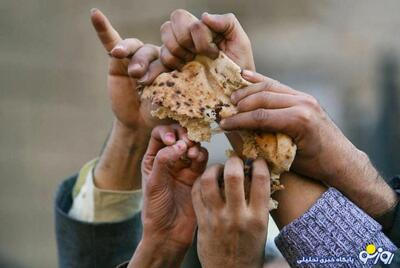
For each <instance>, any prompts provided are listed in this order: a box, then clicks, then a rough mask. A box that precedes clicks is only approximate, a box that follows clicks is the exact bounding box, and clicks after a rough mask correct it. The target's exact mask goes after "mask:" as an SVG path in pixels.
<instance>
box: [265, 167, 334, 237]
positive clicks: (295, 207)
mask: <svg viewBox="0 0 400 268" xmlns="http://www.w3.org/2000/svg"><path fill="white" fill-rule="evenodd" d="M280 181H281V184H283V185H284V186H285V189H283V190H281V191H277V192H275V193H274V194H273V196H272V197H273V198H274V199H275V200H276V201H278V202H279V205H278V209H276V210H273V211H271V215H272V217H273V219H274V221H275V222H276V224H277V226H278V228H279V229H282V228H283V227H284V226H286V225H288V224H289V223H291V222H292V221H294V220H295V219H297V218H299V217H300V216H301V215H303V214H304V213H305V212H306V211H307V210H308V209H309V208H310V207H312V206H313V205H314V204H315V202H316V201H317V200H318V199H319V198H320V197H321V195H322V194H323V193H324V192H325V191H326V190H327V187H326V186H324V185H323V184H322V183H321V182H319V181H316V180H312V179H309V178H305V177H303V176H300V175H297V174H295V173H292V172H287V173H284V174H282V175H281V178H280Z"/></svg>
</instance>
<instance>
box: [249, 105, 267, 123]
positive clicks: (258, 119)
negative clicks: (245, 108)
mask: <svg viewBox="0 0 400 268" xmlns="http://www.w3.org/2000/svg"><path fill="white" fill-rule="evenodd" d="M251 117H252V119H253V121H254V122H255V123H256V124H258V125H261V124H263V123H264V122H265V121H266V120H267V119H268V113H267V111H266V110H265V109H261V108H260V109H257V110H255V111H253V112H252V113H251Z"/></svg>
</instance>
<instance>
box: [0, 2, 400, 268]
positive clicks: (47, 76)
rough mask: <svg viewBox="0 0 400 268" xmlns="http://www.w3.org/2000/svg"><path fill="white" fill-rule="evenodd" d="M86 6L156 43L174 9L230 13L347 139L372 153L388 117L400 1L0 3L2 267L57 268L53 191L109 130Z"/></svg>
mask: <svg viewBox="0 0 400 268" xmlns="http://www.w3.org/2000/svg"><path fill="white" fill-rule="evenodd" d="M91 7H99V8H100V9H102V10H103V11H104V12H105V13H106V14H107V15H108V16H109V17H110V19H111V20H112V22H113V24H114V25H115V27H116V28H117V29H118V30H119V31H120V32H121V34H122V35H123V36H125V37H128V36H134V37H137V38H140V39H142V40H143V41H145V42H153V43H156V44H159V42H160V38H159V27H160V25H161V24H162V23H163V22H164V21H166V20H168V17H169V14H170V12H171V11H173V10H174V9H175V8H178V7H179V8H185V9H188V10H190V11H191V12H193V13H194V14H196V15H197V16H198V15H200V14H201V13H202V12H204V11H208V12H211V13H213V12H215V13H224V12H233V13H235V14H236V15H237V17H238V18H239V20H240V21H241V22H242V24H243V26H244V28H245V30H246V31H247V32H248V34H249V36H250V39H251V40H252V41H253V48H254V52H255V57H256V65H257V68H258V70H259V71H260V72H262V73H264V74H267V75H269V76H272V77H274V78H276V79H278V80H280V81H282V82H285V83H287V84H289V85H291V86H293V87H295V88H298V89H301V90H306V91H308V92H311V93H313V94H315V95H316V96H317V98H319V100H320V101H321V103H322V104H323V105H324V107H325V108H326V110H327V111H328V112H329V113H330V114H331V116H332V117H333V118H334V120H335V121H336V122H337V123H338V124H339V125H340V126H341V127H342V128H343V129H344V130H345V133H346V134H348V135H349V136H350V137H352V138H353V139H354V141H355V142H356V143H357V144H358V145H360V146H361V147H362V148H365V149H367V150H369V152H372V153H373V152H374V150H373V147H371V146H369V145H370V144H371V139H372V138H373V136H374V134H373V133H374V131H375V129H376V123H377V122H378V121H379V120H380V119H381V116H382V114H383V113H384V109H383V105H382V100H383V93H382V92H383V91H382V90H381V85H382V82H381V80H382V72H381V69H382V68H381V67H380V66H381V63H382V59H384V58H385V55H386V58H389V59H397V58H399V55H400V33H399V29H400V16H399V10H400V2H399V1H396V0H392V1H389V0H388V1H373V0H363V1H361V0H358V1H345V0H331V1H326V0H325V1H306V0H296V1H289V0H280V1H265V0H258V1H228V0H226V1H215V0H214V1H211V0H210V1H200V0H192V1H178V0H175V1H155V0H146V1H134V0H118V1H116V0H114V1H98V2H96V1H72V0H57V1H54V0H52V1H50V0H48V1H45V0H36V1H33V0H31V1H29V0H25V1H23V0H2V1H1V3H0V59H1V60H0V68H1V69H0V123H1V125H0V226H1V227H0V266H1V267H56V250H55V241H54V231H53V229H54V228H53V207H52V205H53V204H52V202H53V197H54V192H55V189H56V186H57V185H58V184H59V183H60V182H61V181H62V179H63V178H65V177H66V176H69V175H72V174H74V173H75V172H76V171H77V170H78V169H79V168H80V167H81V165H82V164H83V163H84V162H85V161H87V160H90V159H91V158H93V157H95V156H96V155H97V154H98V153H99V150H100V148H101V146H102V143H103V141H104V139H105V137H106V136H107V133H108V130H109V128H110V126H111V120H112V113H111V111H110V108H109V103H108V99H107V95H106V86H105V85H106V66H107V56H106V55H105V53H104V51H103V49H102V47H101V46H100V44H99V42H98V41H97V39H96V36H95V34H94V33H93V31H92V29H91V25H90V22H89V10H90V8H91ZM387 55H389V56H387ZM397 74H398V72H397ZM396 77H398V75H397V76H396ZM396 79H397V78H396ZM396 102H397V103H398V100H397V99H396V100H395V103H396ZM389 130H390V128H389ZM218 139H223V138H222V137H219V138H218ZM209 147H210V148H212V151H213V152H212V153H213V161H216V160H223V158H224V157H223V151H224V150H225V143H224V142H223V143H220V142H217V143H215V142H214V143H213V144H211V145H209ZM385 152H386V151H385ZM385 152H384V153H383V154H382V155H383V156H382V157H383V158H382V157H381V159H383V160H385V155H388V154H385ZM391 172H393V170H391Z"/></svg>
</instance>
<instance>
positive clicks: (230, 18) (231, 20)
mask: <svg viewBox="0 0 400 268" xmlns="http://www.w3.org/2000/svg"><path fill="white" fill-rule="evenodd" d="M226 18H227V19H228V20H229V21H230V22H234V21H236V20H237V18H236V16H235V14H233V13H227V14H226Z"/></svg>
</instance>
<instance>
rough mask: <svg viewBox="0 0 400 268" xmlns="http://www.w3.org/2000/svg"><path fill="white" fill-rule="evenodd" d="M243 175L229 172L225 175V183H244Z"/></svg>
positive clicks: (237, 172)
mask: <svg viewBox="0 0 400 268" xmlns="http://www.w3.org/2000/svg"><path fill="white" fill-rule="evenodd" d="M242 177H243V174H242V173H241V172H239V171H229V172H227V173H226V174H225V181H226V182H227V183H230V184H239V183H241V182H242V180H243V179H242Z"/></svg>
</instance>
